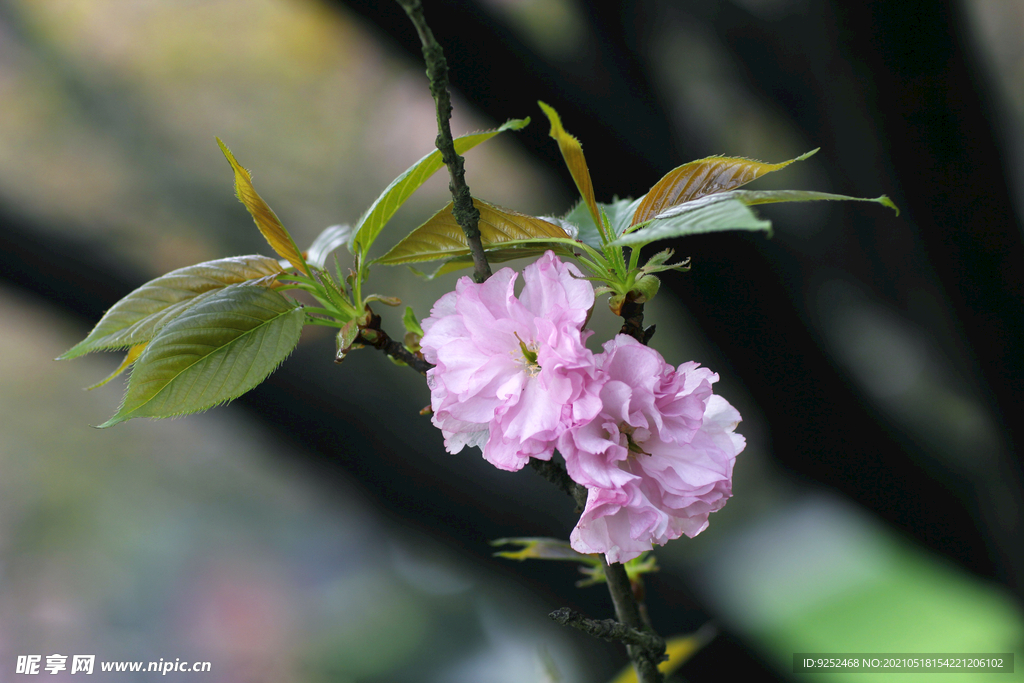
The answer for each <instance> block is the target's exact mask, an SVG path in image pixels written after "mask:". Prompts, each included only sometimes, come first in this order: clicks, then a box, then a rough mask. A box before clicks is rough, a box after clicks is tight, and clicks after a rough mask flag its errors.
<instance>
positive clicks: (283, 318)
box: [100, 285, 305, 427]
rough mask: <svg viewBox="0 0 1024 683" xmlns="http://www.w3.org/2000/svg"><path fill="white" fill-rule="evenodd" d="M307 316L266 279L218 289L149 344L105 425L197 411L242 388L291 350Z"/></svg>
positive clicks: (260, 377)
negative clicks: (256, 284)
mask: <svg viewBox="0 0 1024 683" xmlns="http://www.w3.org/2000/svg"><path fill="white" fill-rule="evenodd" d="M304 319H305V313H304V312H303V310H302V306H301V305H300V304H298V303H297V302H294V301H290V300H288V299H286V298H284V297H283V296H281V295H280V294H278V293H277V292H275V291H274V290H272V289H268V288H266V287H252V286H243V285H237V286H234V287H229V288H227V289H224V290H221V291H219V292H217V293H215V294H214V295H212V296H210V297H209V298H207V299H206V300H205V301H203V302H201V303H199V304H197V305H195V306H193V307H191V308H189V309H188V310H187V311H185V312H184V313H182V314H181V315H180V316H178V317H177V318H175V319H174V320H173V321H171V322H170V323H168V324H167V325H166V326H165V327H164V328H163V329H162V330H160V333H159V334H158V335H157V336H156V338H155V339H153V341H151V342H150V343H149V344H148V345H147V346H146V350H145V351H143V353H142V356H141V357H140V358H139V359H138V361H136V363H135V368H134V369H133V370H132V375H131V379H130V380H129V381H128V391H127V393H126V394H125V397H124V401H123V402H122V404H121V407H120V409H119V410H118V411H117V413H116V414H115V415H114V416H113V417H112V418H110V419H109V420H107V421H106V422H105V423H103V424H102V425H100V427H109V426H111V425H115V424H117V423H118V422H124V421H125V420H129V419H131V418H133V417H172V416H174V415H184V414H187V413H195V412H198V411H200V410H206V409H207V408H211V407H213V406H216V405H219V404H221V403H225V402H227V401H230V400H231V399H233V398H236V397H238V396H240V395H242V394H244V393H245V392H247V391H249V390H250V389H252V388H253V387H255V386H256V385H257V384H259V383H260V382H262V381H263V380H264V379H266V377H267V375H269V374H270V373H271V372H273V371H274V369H275V368H276V367H277V366H278V365H279V364H280V363H281V362H282V361H283V360H284V359H285V358H287V357H288V355H289V354H290V353H291V352H292V350H293V349H294V348H295V345H296V344H297V343H298V341H299V336H300V334H301V332H302V324H303V321H304Z"/></svg>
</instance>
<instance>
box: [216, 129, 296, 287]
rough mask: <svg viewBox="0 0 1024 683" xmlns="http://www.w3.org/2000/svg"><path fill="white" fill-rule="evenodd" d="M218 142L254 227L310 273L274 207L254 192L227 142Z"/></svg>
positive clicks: (248, 177)
mask: <svg viewBox="0 0 1024 683" xmlns="http://www.w3.org/2000/svg"><path fill="white" fill-rule="evenodd" d="M217 144H218V145H220V151H221V152H223V153H224V157H225V158H226V159H227V160H228V163H229V164H231V169H232V170H233V171H234V172H235V196H236V197H238V201H240V202H242V204H243V205H245V208H246V210H248V211H249V215H250V216H252V219H253V220H254V221H255V222H256V227H257V228H259V229H260V232H261V233H262V234H263V237H265V238H266V240H267V242H268V243H269V244H270V246H271V247H272V248H273V249H274V251H276V252H277V254H278V255H279V256H281V257H282V258H284V259H287V260H288V263H290V264H292V265H293V266H295V267H296V268H298V269H299V271H301V272H303V273H305V274H306V275H309V271H308V270H307V269H306V263H305V261H304V260H303V258H302V254H301V253H300V252H299V248H298V247H297V246H295V240H293V239H292V236H291V233H289V232H288V230H287V229H285V227H284V224H282V223H281V220H280V219H279V218H278V217H277V214H276V213H274V211H273V209H271V208H270V205H269V204H267V203H266V202H265V201H263V197H260V195H259V193H258V192H256V188H255V187H253V184H252V175H251V174H250V173H249V171H247V170H246V169H244V168H242V166H241V164H239V163H238V162H237V161H235V156H234V155H233V154H232V153H231V150H230V149H228V146H227V145H225V144H224V141H223V140H221V139H220V138H217Z"/></svg>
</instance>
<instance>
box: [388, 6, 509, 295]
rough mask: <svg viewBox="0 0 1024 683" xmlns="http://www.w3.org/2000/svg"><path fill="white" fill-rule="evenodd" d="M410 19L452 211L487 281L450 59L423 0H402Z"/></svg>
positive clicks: (477, 271)
mask: <svg viewBox="0 0 1024 683" xmlns="http://www.w3.org/2000/svg"><path fill="white" fill-rule="evenodd" d="M398 4H399V5H401V6H402V9H404V10H405V13H406V14H408V15H409V19H410V20H411V21H412V23H413V25H414V26H415V27H416V32H417V33H418V34H419V37H420V43H422V45H423V60H424V61H425V62H426V63H427V78H429V79H430V94H431V95H433V96H434V103H435V104H436V106H437V139H436V140H435V144H436V145H437V149H438V150H440V152H441V158H442V159H443V160H444V164H445V166H447V167H448V177H449V179H450V182H449V183H448V189H449V190H450V191H451V193H452V214H453V215H454V216H455V220H456V221H457V222H458V224H459V227H460V228H462V232H464V233H465V234H466V241H467V242H469V252H470V253H471V254H472V255H473V279H474V280H475V281H476V282H477V283H480V282H483V281H484V280H486V279H487V278H489V277H490V276H491V266H490V265H489V264H488V263H487V256H486V254H484V246H483V243H482V242H481V241H480V227H479V222H480V212H479V211H478V210H477V208H476V207H475V206H474V205H473V197H472V196H471V195H470V193H469V186H468V185H467V184H466V171H465V167H464V163H463V159H462V157H461V156H459V154H458V153H457V152H456V151H455V141H454V140H453V139H452V129H451V125H450V124H449V120H450V119H451V116H452V98H451V95H450V94H449V93H448V62H447V61H446V60H445V58H444V51H443V50H441V46H440V45H438V43H437V41H436V40H435V39H434V34H433V33H432V32H431V30H430V27H429V26H427V20H426V18H425V17H424V16H423V5H422V3H421V2H420V0H398Z"/></svg>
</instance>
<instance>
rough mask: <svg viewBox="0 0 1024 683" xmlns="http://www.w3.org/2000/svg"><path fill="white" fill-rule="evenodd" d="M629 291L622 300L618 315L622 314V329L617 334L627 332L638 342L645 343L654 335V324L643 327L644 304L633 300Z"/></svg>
mask: <svg viewBox="0 0 1024 683" xmlns="http://www.w3.org/2000/svg"><path fill="white" fill-rule="evenodd" d="M632 294H633V293H632V292H630V293H629V294H627V295H626V300H625V301H623V302H622V307H621V309H620V311H619V315H620V316H622V321H623V322H622V329H620V330H619V334H628V335H629V336H630V337H632V338H633V339H636V340H637V341H638V342H640V343H641V344H643V345H644V346H646V345H647V342H649V341H650V340H651V337H653V336H654V325H651V326H650V327H648V328H647V329H644V305H643V304H638V303H637V302H636V301H634V300H633V298H632V296H631V295H632Z"/></svg>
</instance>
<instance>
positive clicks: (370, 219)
mask: <svg viewBox="0 0 1024 683" xmlns="http://www.w3.org/2000/svg"><path fill="white" fill-rule="evenodd" d="M528 123H530V119H529V117H527V118H525V119H511V120H509V121H508V122H506V123H505V124H504V125H502V126H501V127H499V128H496V129H494V130H488V131H483V132H481V133H471V134H469V135H463V136H461V137H458V138H455V151H456V152H458V153H459V154H464V153H465V152H467V151H468V150H470V149H472V148H473V147H476V146H477V145H479V144H480V143H481V142H485V141H487V140H490V139H491V138H492V137H494V136H495V135H497V134H498V133H501V132H503V131H506V130H520V129H521V128H523V127H525V126H526V125H527V124H528ZM442 166H444V161H442V159H441V152H439V151H437V150H434V151H433V152H431V153H430V154H428V155H427V156H425V157H423V158H422V159H420V160H419V161H417V162H416V163H415V164H413V165H412V166H410V167H409V169H408V170H407V171H406V172H405V173H403V174H402V175H400V176H398V177H397V178H395V179H394V180H393V181H391V184H390V185H388V186H387V188H386V189H385V190H384V192H382V193H381V195H380V196H379V197H377V199H376V201H374V202H373V204H371V205H370V208H369V209H367V210H366V213H364V214H363V215H362V217H361V218H360V219H359V221H358V222H357V223H356V226H355V238H354V240H353V251H354V252H356V253H359V254H362V256H363V258H366V254H367V253H368V252H369V251H370V247H371V246H372V245H373V242H374V240H376V239H377V235H379V234H380V231H381V230H382V229H383V228H384V225H385V224H386V223H387V222H388V220H389V219H390V218H391V217H392V216H393V215H394V214H395V212H396V211H398V209H399V207H401V206H402V204H404V203H405V200H406V199H408V198H409V197H410V196H412V193H413V192H415V191H416V190H417V189H418V188H419V187H420V185H422V184H423V183H424V182H426V181H427V179H428V178H429V177H430V176H432V175H434V173H435V172H436V171H437V170H438V169H440V168H441V167H442Z"/></svg>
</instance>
